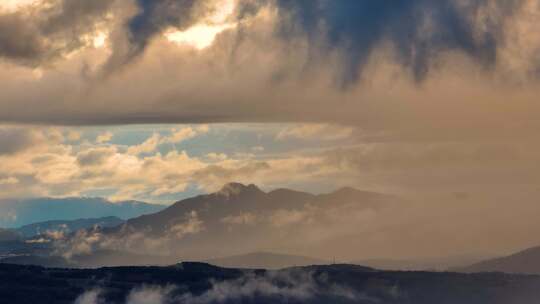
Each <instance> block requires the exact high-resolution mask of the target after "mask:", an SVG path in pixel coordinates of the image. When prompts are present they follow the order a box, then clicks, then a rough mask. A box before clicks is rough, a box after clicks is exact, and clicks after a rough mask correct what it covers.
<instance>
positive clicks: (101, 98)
mask: <svg viewBox="0 0 540 304" xmlns="http://www.w3.org/2000/svg"><path fill="white" fill-rule="evenodd" d="M215 5H216V2H214V1H210V0H204V1H203V0H199V1H196V0H176V1H173V0H162V1H161V0H160V1H145V0H138V1H133V2H132V1H92V3H84V4H83V3H80V2H79V1H71V0H62V1H59V2H57V4H56V5H55V6H52V8H42V7H37V8H33V9H29V10H23V11H19V12H15V13H4V14H2V15H0V56H1V57H3V58H4V60H5V62H4V63H3V64H4V65H6V66H7V67H9V69H11V70H12V71H8V72H2V73H0V79H1V80H3V82H2V85H1V86H2V87H1V88H2V91H3V93H4V98H2V100H0V120H1V121H4V122H14V123H20V122H22V123H45V124H51V123H52V124H71V125H81V124H96V125H99V124H130V123H168V122H191V123H200V122H201V123H202V122H283V121H316V122H320V121H326V122H337V123H343V124H351V125H359V126H361V127H362V128H365V129H367V130H369V129H375V130H389V131H395V130H400V132H405V133H410V134H414V136H420V137H421V136H428V137H429V136H431V133H437V134H438V135H441V136H454V135H455V134H456V133H457V134H458V135H459V136H458V137H463V136H474V135H476V133H478V134H480V135H481V136H485V135H486V134H488V135H491V136H493V135H494V134H493V133H494V131H493V130H494V129H495V128H497V126H498V125H499V122H500V121H501V120H507V121H509V123H508V124H507V126H506V127H505V130H502V132H503V133H504V132H508V133H512V134H515V133H516V132H517V133H521V134H525V133H529V132H530V131H528V130H530V129H532V128H534V129H536V128H538V126H537V123H536V119H535V117H536V113H538V110H539V109H538V105H536V103H535V102H534V101H535V96H537V93H538V89H537V87H538V86H537V85H536V84H537V75H538V71H539V70H540V65H539V64H538V63H539V62H540V55H539V53H540V52H539V51H538V50H540V41H538V40H539V39H536V38H535V37H536V36H535V35H534V33H535V32H537V31H536V29H537V26H536V25H535V24H536V22H535V20H536V17H537V16H538V13H539V12H540V9H539V4H538V1H536V0H513V1H499V0H467V1H457V0H444V1H436V2H433V1H426V0H415V1H398V2H396V1H367V0H366V1H353V2H351V1H337V2H335V1H332V2H331V1H325V0H317V1H285V0H265V1H263V0H260V1H257V0H249V1H248V0H242V1H240V3H239V6H238V7H237V13H236V16H237V18H238V19H237V22H238V25H237V26H236V27H235V28H232V29H229V30H226V31H225V32H223V33H222V34H220V35H219V36H218V37H217V39H216V41H215V43H214V45H213V46H212V47H211V48H208V49H205V50H203V51H201V52H194V51H193V50H191V49H189V48H186V47H181V46H176V45H175V44H172V43H170V42H168V41H166V40H165V39H164V38H163V35H162V34H163V33H164V32H165V31H166V30H167V29H169V28H171V27H173V28H174V27H175V28H177V29H179V30H184V29H187V28H189V27H190V26H192V25H194V24H196V23H198V22H200V21H202V20H205V18H206V17H207V16H208V15H209V14H210V13H211V12H213V11H214V10H215V9H216V6H215ZM110 14H113V15H114V16H115V18H112V19H111V18H109V17H110ZM100 26H105V27H106V28H107V29H108V30H109V31H110V33H109V39H110V42H109V51H108V52H105V51H101V52H100V51H99V50H90V51H87V49H88V48H89V46H88V45H89V42H88V39H83V38H84V37H85V35H91V34H92V33H94V32H95V31H96V30H97V29H98V28H99V27H100ZM23 38H24V39H23ZM96 53H97V54H96ZM68 54H70V56H68ZM21 65H26V66H32V67H40V68H41V69H43V76H42V77H41V78H39V79H28V77H29V76H28V73H29V72H28V71H27V70H25V69H24V68H21V67H20V66H21ZM51 66H53V67H54V68H53V69H51V68H49V67H51ZM14 74H15V75H16V76H20V77H13V75H14ZM19 74H20V75H19ZM103 76H106V77H103ZM508 100H511V101H512V102H511V104H510V103H509V102H507V101H508ZM28 109H31V110H28ZM456 128H457V129H458V130H460V129H465V130H467V132H462V131H454V130H455V129H456ZM427 129H433V130H436V131H433V132H426V131H425V130H427ZM419 130H420V131H419ZM470 130H472V131H470ZM423 133H429V134H427V135H426V134H423Z"/></svg>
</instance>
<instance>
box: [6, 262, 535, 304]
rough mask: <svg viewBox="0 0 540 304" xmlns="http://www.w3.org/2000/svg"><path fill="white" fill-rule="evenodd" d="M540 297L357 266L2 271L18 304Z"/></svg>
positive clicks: (392, 302)
mask: <svg viewBox="0 0 540 304" xmlns="http://www.w3.org/2000/svg"><path fill="white" fill-rule="evenodd" d="M539 297H540V277H538V276H523V275H506V274H458V273H429V272H384V271H376V270H374V269H371V268H366V267H360V266H353V265H332V266H310V267H295V268H289V269H284V270H279V271H265V270H257V271H254V270H238V269H223V268H219V267H215V266H211V265H207V264H201V263H181V264H178V265H175V266H171V267H122V268H101V269H81V270H73V269H71V270H70V269H45V268H41V267H31V266H16V265H2V264H0V299H2V301H4V302H6V303H11V304H18V303H41V304H48V303H55V304H64V303H65V304H68V303H69V304H72V303H108V304H116V303H118V304H124V303H198V304H212V303H222V304H240V303H247V304H254V303H257V304H280V303H284V304H285V303H287V304H300V303H307V304H328V303H333V304H334V303H335V304H340V303H345V304H353V303H354V304H373V303H378V304H433V303H437V304H456V303H459V304H518V303H519V304H533V303H534V304H536V303H538V298H539ZM77 299H78V301H76V300H77ZM83 300H84V301H83Z"/></svg>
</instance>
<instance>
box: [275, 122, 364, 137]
mask: <svg viewBox="0 0 540 304" xmlns="http://www.w3.org/2000/svg"><path fill="white" fill-rule="evenodd" d="M353 132H354V128H352V127H342V126H336V125H327V124H303V125H294V126H291V127H288V128H285V129H283V130H282V131H281V132H279V133H278V134H277V135H276V139H277V140H286V139H303V140H343V139H347V138H350V137H351V136H352V135H353Z"/></svg>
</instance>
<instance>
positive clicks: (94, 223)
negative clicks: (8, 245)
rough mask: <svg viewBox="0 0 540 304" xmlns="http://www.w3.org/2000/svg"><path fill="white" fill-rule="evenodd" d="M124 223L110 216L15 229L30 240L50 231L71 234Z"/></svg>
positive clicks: (36, 224)
mask: <svg viewBox="0 0 540 304" xmlns="http://www.w3.org/2000/svg"><path fill="white" fill-rule="evenodd" d="M123 223H124V220H122V219H120V218H118V217H115V216H108V217H102V218H92V219H77V220H73V221H65V220H58V221H47V222H41V223H34V224H30V225H26V226H22V227H20V228H17V229H15V231H17V232H18V233H19V234H20V235H22V236H23V237H26V238H29V237H33V236H36V235H39V234H42V233H46V232H50V231H61V232H64V233H70V232H74V231H77V230H81V229H88V228H92V227H103V228H107V227H115V226H118V225H121V224H123Z"/></svg>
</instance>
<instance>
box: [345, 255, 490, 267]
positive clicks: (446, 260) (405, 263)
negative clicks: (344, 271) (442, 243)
mask: <svg viewBox="0 0 540 304" xmlns="http://www.w3.org/2000/svg"><path fill="white" fill-rule="evenodd" d="M481 260H482V258H478V257H469V256H455V257H440V258H416V259H403V260H397V259H368V260H358V261H353V262H352V263H353V264H356V265H364V266H369V267H373V268H377V269H381V270H400V271H411V270H415V271H445V270H448V269H454V268H456V267H462V266H465V265H470V264H472V263H476V262H478V261H481Z"/></svg>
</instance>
